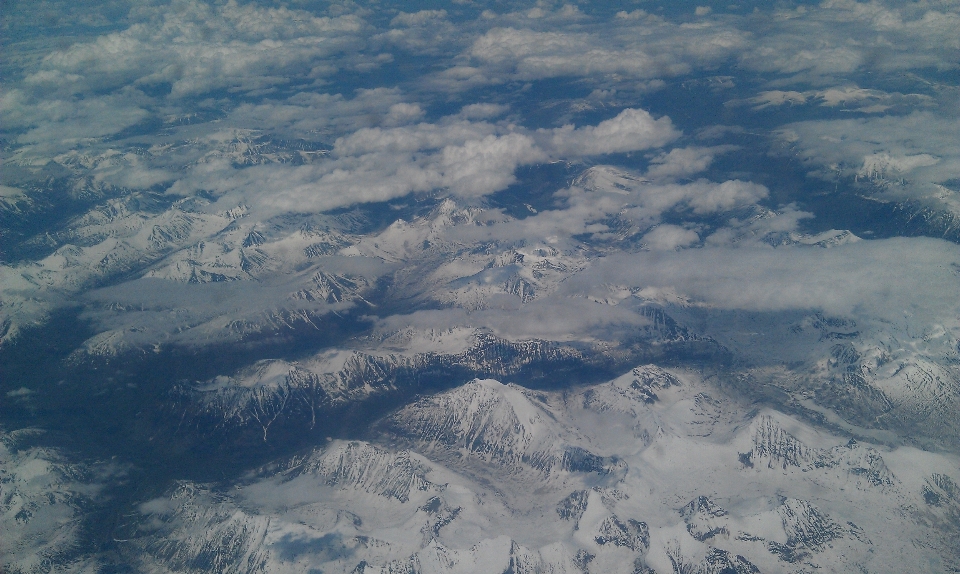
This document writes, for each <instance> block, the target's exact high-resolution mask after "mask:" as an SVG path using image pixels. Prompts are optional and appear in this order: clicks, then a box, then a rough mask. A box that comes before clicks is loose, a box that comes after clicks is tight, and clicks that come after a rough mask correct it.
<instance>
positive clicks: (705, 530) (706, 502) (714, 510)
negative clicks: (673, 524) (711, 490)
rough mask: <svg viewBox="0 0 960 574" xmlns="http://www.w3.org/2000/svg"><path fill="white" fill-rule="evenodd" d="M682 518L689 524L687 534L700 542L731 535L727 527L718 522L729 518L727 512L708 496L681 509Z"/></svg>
mask: <svg viewBox="0 0 960 574" xmlns="http://www.w3.org/2000/svg"><path fill="white" fill-rule="evenodd" d="M680 516H682V517H683V521H684V522H685V523H686V524H687V532H689V533H690V535H691V536H693V537H694V538H696V539H697V540H699V541H700V542H703V541H705V540H707V539H709V538H713V537H714V536H717V535H720V534H727V535H729V534H730V532H729V531H728V530H727V527H726V526H724V525H723V524H721V523H720V522H721V521H720V520H718V519H722V518H723V517H725V516H727V511H726V510H724V509H723V508H720V506H718V505H717V504H715V503H714V502H713V501H712V500H710V499H709V498H707V497H706V496H698V497H697V498H695V499H693V500H691V501H690V502H689V503H688V504H687V505H686V506H684V507H683V508H681V509H680Z"/></svg>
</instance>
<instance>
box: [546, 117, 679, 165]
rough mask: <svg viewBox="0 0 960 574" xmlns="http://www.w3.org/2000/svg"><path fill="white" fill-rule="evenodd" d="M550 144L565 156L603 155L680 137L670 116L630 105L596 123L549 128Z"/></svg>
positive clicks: (642, 148)
mask: <svg viewBox="0 0 960 574" xmlns="http://www.w3.org/2000/svg"><path fill="white" fill-rule="evenodd" d="M540 133H542V134H543V133H549V134H550V139H549V140H548V142H549V143H548V145H549V146H550V148H551V149H553V150H554V151H555V152H556V153H558V154H560V155H561V156H571V155H572V156H577V155H599V154H608V153H619V152H628V151H637V150H644V149H649V148H655V147H662V146H664V145H666V144H668V143H670V142H671V141H673V140H675V139H677V138H678V137H680V132H679V131H678V130H676V129H675V128H674V127H673V123H672V122H671V121H670V118H668V117H662V118H660V119H654V118H653V116H651V115H650V113H649V112H646V111H644V110H637V109H630V108H628V109H626V110H623V111H622V112H620V113H619V114H618V115H617V116H616V117H614V118H611V119H609V120H604V121H602V122H600V123H599V124H598V125H596V126H583V127H580V128H576V127H574V126H573V125H566V126H563V127H562V128H557V129H554V130H551V131H549V132H547V130H541V132H540Z"/></svg>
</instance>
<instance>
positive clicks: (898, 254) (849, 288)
mask: <svg viewBox="0 0 960 574" xmlns="http://www.w3.org/2000/svg"><path fill="white" fill-rule="evenodd" d="M958 265H960V254H958V252H957V249H956V245H954V244H952V243H948V242H945V241H939V240H934V239H887V240H876V241H858V242H852V243H847V244H845V245H839V246H836V247H834V248H832V249H822V248H818V247H807V246H799V247H780V248H776V249H773V248H769V247H767V248H746V249H726V248H705V249H688V250H683V251H679V252H676V253H673V252H669V253H658V252H651V253H639V254H618V255H612V256H609V257H607V258H605V259H604V260H603V261H601V262H598V263H597V264H596V265H594V266H592V267H591V268H590V269H589V270H588V271H586V272H584V273H583V274H582V275H583V276H582V277H578V278H574V279H570V280H568V281H567V283H568V284H569V285H570V288H571V289H577V288H582V289H584V290H587V291H589V290H590V289H591V288H592V287H591V286H592V285H601V284H605V283H620V284H626V285H631V286H636V287H656V288H660V289H665V288H670V289H673V290H675V291H676V292H677V293H679V294H681V295H683V296H685V297H686V298H687V299H689V300H691V301H693V302H698V303H701V304H704V305H708V306H710V307H715V308H719V309H741V310H755V311H782V310H788V309H799V310H814V309H819V310H822V311H825V312H828V313H834V314H837V315H845V316H853V315H867V316H870V317H873V318H877V319H884V320H889V321H902V320H904V318H905V317H915V318H916V319H917V320H919V321H920V322H929V323H941V322H943V321H945V320H951V321H954V322H955V321H956V318H957V317H958V312H960V282H958V281H957V274H956V273H957V271H956V269H957V268H958V267H957V266H958Z"/></svg>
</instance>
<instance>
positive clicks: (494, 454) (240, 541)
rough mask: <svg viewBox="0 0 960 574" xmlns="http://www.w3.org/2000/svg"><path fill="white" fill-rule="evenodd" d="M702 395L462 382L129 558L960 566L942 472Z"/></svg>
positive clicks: (153, 567)
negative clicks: (368, 436) (546, 389)
mask: <svg viewBox="0 0 960 574" xmlns="http://www.w3.org/2000/svg"><path fill="white" fill-rule="evenodd" d="M715 392H716V389H715V388H714V387H712V386H711V385H710V384H708V383H707V382H705V381H703V380H701V378H700V377H699V375H698V374H696V373H695V372H692V371H677V370H664V369H662V368H659V367H656V366H653V365H645V366H641V367H637V368H636V369H633V370H632V371H631V372H629V373H627V374H625V375H624V376H623V377H620V378H618V379H615V380H613V381H610V382H607V383H603V384H599V385H593V386H589V387H587V388H584V389H582V390H580V391H577V392H575V393H572V392H544V391H536V392H534V391H528V390H525V389H523V388H521V387H517V386H514V385H503V384H501V383H499V382H497V381H495V380H475V381H473V382H470V383H468V384H466V385H463V386H461V387H459V388H456V389H453V390H450V391H447V392H445V393H441V394H439V395H436V396H433V397H429V398H425V399H423V400H421V401H418V402H415V403H413V404H411V405H409V406H407V407H404V408H402V409H400V410H398V411H397V412H396V413H394V414H392V415H390V416H388V417H387V418H386V419H384V420H383V421H382V422H381V423H380V424H381V427H382V428H383V429H384V430H386V431H387V433H386V434H385V435H383V434H380V432H381V431H380V430H378V429H375V432H373V433H372V435H373V436H374V437H378V438H376V439H375V442H373V443H371V442H367V441H340V440H335V441H332V442H328V443H327V444H326V445H324V446H322V447H319V448H315V449H312V450H311V451H309V452H308V453H306V454H305V455H303V456H298V457H295V458H293V459H292V460H289V461H287V462H286V463H284V464H282V465H279V466H271V467H265V468H263V469H261V470H260V471H259V472H258V473H256V474H255V475H253V476H251V477H250V478H248V479H245V480H243V481H241V482H236V483H232V482H227V483H224V484H219V485H187V484H185V485H181V486H179V487H178V488H177V489H175V490H174V491H173V492H172V493H171V494H170V496H169V497H168V498H161V499H157V500H154V501H150V502H147V503H144V504H143V505H142V506H141V507H140V512H141V514H142V517H141V518H140V519H139V520H140V524H141V526H139V527H138V531H137V534H136V536H134V537H132V539H131V540H130V542H129V546H128V548H127V551H128V553H129V555H130V556H131V557H135V559H136V560H137V563H138V564H139V567H140V568H141V569H143V570H145V571H157V572H167V571H174V572H187V571H190V572H192V571H208V570H209V567H210V565H216V568H218V569H219V570H218V571H269V572H288V571H289V572H295V571H303V570H305V569H311V568H314V569H320V570H322V571H324V572H421V573H434V572H436V573H441V572H451V573H452V572H477V573H488V572H489V573H499V572H502V571H511V572H517V573H521V572H530V573H532V572H538V573H539V572H571V573H573V572H629V573H633V572H656V573H658V574H684V573H690V572H703V573H708V572H709V573H719V572H737V573H751V572H784V573H786V572H790V573H794V572H811V573H812V572H836V573H843V572H851V571H858V570H863V571H869V572H878V573H883V572H890V573H894V572H902V571H904V570H910V569H916V570H917V571H923V572H935V571H949V570H950V569H951V568H956V567H957V566H958V565H960V554H958V553H957V549H956V547H955V545H954V544H953V542H952V541H954V540H956V536H957V535H958V534H960V519H958V517H960V486H957V484H958V482H960V470H958V460H957V458H956V457H955V456H954V455H938V454H933V453H928V452H924V451H920V450H917V449H915V448H912V447H906V446H901V447H896V448H891V447H886V446H879V445H874V444H870V443H868V442H857V441H849V440H844V439H842V438H840V437H837V436H835V435H832V434H829V433H826V432H824V431H822V430H818V429H815V428H813V427H811V426H809V425H808V424H806V423H804V422H802V421H800V420H798V419H796V418H794V417H791V416H788V415H785V414H783V413H780V412H777V411H773V410H768V409H757V408H756V407H754V406H752V405H750V404H749V403H744V402H742V401H736V400H731V399H729V398H719V397H717V398H714V397H712V396H711V394H712V393H715ZM216 549H221V550H220V551H219V552H218V551H217V550H216ZM203 565H206V566H203Z"/></svg>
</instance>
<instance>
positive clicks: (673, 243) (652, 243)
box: [642, 224, 700, 251]
mask: <svg viewBox="0 0 960 574" xmlns="http://www.w3.org/2000/svg"><path fill="white" fill-rule="evenodd" d="M642 241H643V245H644V246H645V247H646V248H647V249H650V250H653V251H672V250H674V249H677V248H678V247H689V246H690V245H693V244H694V243H697V242H698V241H700V236H699V235H697V232H696V231H693V230H692V229H686V228H683V227H680V226H679V225H668V224H663V225H658V226H656V227H654V228H653V231H650V232H649V233H647V234H646V235H644V236H643V239H642Z"/></svg>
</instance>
